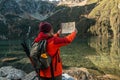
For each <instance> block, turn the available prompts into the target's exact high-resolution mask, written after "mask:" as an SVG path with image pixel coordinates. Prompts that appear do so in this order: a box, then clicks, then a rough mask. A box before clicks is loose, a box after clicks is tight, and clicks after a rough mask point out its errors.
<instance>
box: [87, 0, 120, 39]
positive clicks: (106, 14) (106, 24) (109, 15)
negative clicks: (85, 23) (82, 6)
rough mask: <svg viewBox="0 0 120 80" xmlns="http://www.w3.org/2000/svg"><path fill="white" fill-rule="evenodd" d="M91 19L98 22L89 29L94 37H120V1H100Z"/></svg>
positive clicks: (91, 14)
mask: <svg viewBox="0 0 120 80" xmlns="http://www.w3.org/2000/svg"><path fill="white" fill-rule="evenodd" d="M89 18H94V19H95V20H96V24H95V25H94V26H91V27H90V29H89V31H90V32H91V33H92V34H93V35H98V36H103V37H119V36H120V0H99V2H98V5H97V6H96V7H95V8H94V9H93V10H92V11H91V13H90V14H89Z"/></svg>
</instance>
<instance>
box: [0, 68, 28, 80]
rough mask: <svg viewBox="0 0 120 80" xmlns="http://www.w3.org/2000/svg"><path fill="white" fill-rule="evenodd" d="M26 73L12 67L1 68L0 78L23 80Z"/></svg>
mask: <svg viewBox="0 0 120 80" xmlns="http://www.w3.org/2000/svg"><path fill="white" fill-rule="evenodd" d="M25 75H26V73H25V72H24V71H22V70H19V69H16V68H13V67H12V66H7V67H1V68H0V77H6V78H7V79H10V80H12V79H23V78H24V77H25Z"/></svg>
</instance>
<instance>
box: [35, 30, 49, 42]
mask: <svg viewBox="0 0 120 80" xmlns="http://www.w3.org/2000/svg"><path fill="white" fill-rule="evenodd" d="M48 38H49V36H48V35H47V34H45V33H43V32H40V33H39V34H38V36H37V37H36V38H35V40H34V42H39V41H41V40H43V39H48Z"/></svg>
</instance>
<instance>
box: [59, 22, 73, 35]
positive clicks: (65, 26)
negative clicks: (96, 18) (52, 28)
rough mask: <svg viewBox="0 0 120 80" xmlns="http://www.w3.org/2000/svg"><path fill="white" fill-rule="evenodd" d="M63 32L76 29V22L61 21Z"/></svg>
mask: <svg viewBox="0 0 120 80" xmlns="http://www.w3.org/2000/svg"><path fill="white" fill-rule="evenodd" d="M61 28H62V34H67V33H71V32H73V31H74V30H75V22H68V23H61Z"/></svg>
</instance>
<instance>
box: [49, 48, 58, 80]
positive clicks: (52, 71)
mask: <svg viewBox="0 0 120 80" xmlns="http://www.w3.org/2000/svg"><path fill="white" fill-rule="evenodd" d="M58 50H59V49H58ZM58 50H57V51H56V53H55V55H54V56H53V57H52V58H54V57H56V55H57V53H58ZM56 65H57V61H56V63H55V68H56ZM50 70H51V71H50V72H51V76H52V80H55V76H54V69H53V65H52V61H51V64H50Z"/></svg>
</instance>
